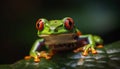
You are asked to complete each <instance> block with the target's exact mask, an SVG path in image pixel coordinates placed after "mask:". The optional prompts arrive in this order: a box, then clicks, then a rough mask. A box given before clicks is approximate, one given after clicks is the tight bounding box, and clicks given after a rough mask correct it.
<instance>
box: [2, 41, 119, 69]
mask: <svg viewBox="0 0 120 69" xmlns="http://www.w3.org/2000/svg"><path fill="white" fill-rule="evenodd" d="M97 52H98V54H96V55H92V54H89V55H88V56H82V55H81V52H80V53H73V52H70V51H68V52H61V53H57V54H56V55H55V56H53V58H52V59H50V60H46V59H44V58H41V61H40V62H39V63H35V62H34V61H33V59H30V60H24V59H22V60H20V61H18V62H15V63H14V64H11V65H0V69H120V41H118V42H114V43H112V44H109V45H105V46H104V48H99V49H97Z"/></svg>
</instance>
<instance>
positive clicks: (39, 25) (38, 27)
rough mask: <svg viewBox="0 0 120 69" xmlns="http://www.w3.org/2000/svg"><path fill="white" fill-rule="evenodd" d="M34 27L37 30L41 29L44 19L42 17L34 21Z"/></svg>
mask: <svg viewBox="0 0 120 69" xmlns="http://www.w3.org/2000/svg"><path fill="white" fill-rule="evenodd" d="M36 28H37V29H38V30H39V31H42V30H43V28H44V21H43V20H42V19H39V20H38V21H37V22H36Z"/></svg>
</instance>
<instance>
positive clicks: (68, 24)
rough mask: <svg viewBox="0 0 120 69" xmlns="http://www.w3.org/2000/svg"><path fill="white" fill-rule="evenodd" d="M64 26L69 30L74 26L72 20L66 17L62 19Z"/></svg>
mask: <svg viewBox="0 0 120 69" xmlns="http://www.w3.org/2000/svg"><path fill="white" fill-rule="evenodd" d="M64 26H65V28H66V29H68V30H71V29H73V27H74V22H73V19H72V18H66V19H65V20H64Z"/></svg>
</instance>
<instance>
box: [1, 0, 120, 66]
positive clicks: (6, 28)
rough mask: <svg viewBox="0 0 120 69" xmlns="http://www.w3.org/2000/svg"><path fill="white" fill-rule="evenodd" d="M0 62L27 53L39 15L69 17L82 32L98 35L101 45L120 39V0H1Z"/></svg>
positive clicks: (6, 62) (42, 16)
mask: <svg viewBox="0 0 120 69" xmlns="http://www.w3.org/2000/svg"><path fill="white" fill-rule="evenodd" d="M0 3H1V4H0V17H1V18H0V64H10V63H14V62H16V61H18V60H20V59H23V58H24V56H26V55H28V54H29V50H30V49H31V47H32V44H33V43H34V41H35V40H36V39H37V34H36V33H37V30H36V28H35V22H36V20H37V19H38V18H46V19H48V20H51V19H62V18H64V17H66V16H70V17H72V18H73V19H74V21H75V23H76V26H77V27H78V28H79V29H80V30H81V32H82V33H83V34H88V33H91V34H95V35H100V36H101V37H102V38H103V39H104V44H109V43H112V42H115V41H118V40H119V39H120V37H119V35H120V34H119V30H120V24H119V22H120V20H119V15H120V14H119V12H120V11H119V4H120V3H119V0H3V1H1V2H0Z"/></svg>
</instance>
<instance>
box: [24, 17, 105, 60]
mask: <svg viewBox="0 0 120 69" xmlns="http://www.w3.org/2000/svg"><path fill="white" fill-rule="evenodd" d="M36 28H37V29H38V36H39V37H40V39H38V40H36V42H35V43H34V45H33V47H32V49H31V51H30V56H27V57H25V59H29V58H30V57H33V58H34V61H35V62H38V61H40V57H45V58H46V59H50V58H51V57H52V56H53V55H54V54H55V52H57V51H67V50H73V51H74V52H79V51H83V55H85V56H86V55H88V51H91V52H92V53H93V54H96V53H97V52H96V50H95V46H96V45H97V44H99V45H100V44H102V42H103V41H102V39H101V38H100V37H99V36H93V35H91V34H88V35H82V34H81V32H80V31H79V30H78V29H77V28H76V27H75V26H74V22H73V19H72V18H70V17H66V18H64V19H62V20H51V21H48V20H46V19H39V20H38V21H37V22H36ZM44 46H46V48H47V49H48V52H46V51H40V49H39V48H41V47H44Z"/></svg>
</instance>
